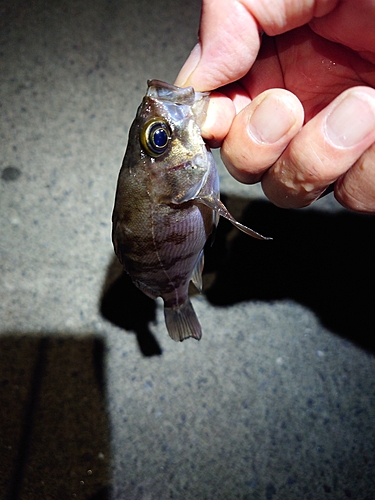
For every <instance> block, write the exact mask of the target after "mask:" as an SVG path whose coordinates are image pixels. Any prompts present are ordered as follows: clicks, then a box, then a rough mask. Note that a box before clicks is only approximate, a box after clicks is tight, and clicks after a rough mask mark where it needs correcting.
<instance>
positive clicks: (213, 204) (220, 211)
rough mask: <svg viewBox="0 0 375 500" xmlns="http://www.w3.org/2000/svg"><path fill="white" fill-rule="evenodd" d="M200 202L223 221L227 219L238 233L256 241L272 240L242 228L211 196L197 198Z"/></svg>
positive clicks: (222, 205)
mask: <svg viewBox="0 0 375 500" xmlns="http://www.w3.org/2000/svg"><path fill="white" fill-rule="evenodd" d="M197 199H198V200H199V201H200V202H202V203H203V204H204V205H207V206H208V207H210V208H211V209H212V210H215V212H216V213H217V214H219V215H221V216H222V217H224V218H225V219H228V220H229V221H230V222H231V223H232V224H233V225H234V226H236V228H237V229H239V230H240V231H242V232H244V233H246V234H248V235H249V236H252V237H253V238H257V239H258V240H272V238H269V237H266V236H262V235H261V234H259V233H257V232H256V231H253V230H252V229H250V228H249V227H247V226H244V225H243V224H241V223H240V222H238V221H236V219H235V218H234V217H233V215H231V214H230V213H229V211H228V209H227V207H226V206H225V205H224V204H223V203H222V202H221V201H220V200H219V199H218V198H214V197H213V196H212V195H211V196H202V197H199V198H197Z"/></svg>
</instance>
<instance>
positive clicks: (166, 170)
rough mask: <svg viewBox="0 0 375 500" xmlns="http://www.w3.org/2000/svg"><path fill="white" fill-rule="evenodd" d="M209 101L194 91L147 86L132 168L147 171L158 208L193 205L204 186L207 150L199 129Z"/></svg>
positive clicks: (134, 135)
mask: <svg viewBox="0 0 375 500" xmlns="http://www.w3.org/2000/svg"><path fill="white" fill-rule="evenodd" d="M208 96H209V94H208V93H206V92H204V93H203V92H194V89H193V88H192V87H187V88H180V87H176V86H174V85H170V84H167V83H164V82H161V81H159V80H150V81H149V82H148V90H147V93H146V95H145V96H144V98H143V101H142V103H141V105H140V107H139V109H138V112H137V116H136V118H135V121H134V123H133V125H132V129H131V132H130V136H131V137H130V140H129V144H130V143H132V145H131V146H130V150H129V156H130V157H131V162H130V163H129V166H130V168H142V169H144V170H146V171H147V175H148V177H149V179H150V182H149V186H150V187H149V193H150V196H152V197H153V199H154V201H155V202H157V203H165V204H175V203H178V204H180V203H184V202H186V201H189V200H192V199H194V198H195V197H196V196H197V194H198V193H199V191H200V190H201V188H202V186H203V185H204V183H205V181H206V178H207V175H208V171H209V162H208V158H207V155H208V149H207V147H206V145H205V143H204V141H203V139H202V136H201V131H200V126H201V125H202V123H203V121H204V119H205V116H206V110H207V106H208ZM127 155H128V152H127ZM135 157H138V162H137V161H134V160H135Z"/></svg>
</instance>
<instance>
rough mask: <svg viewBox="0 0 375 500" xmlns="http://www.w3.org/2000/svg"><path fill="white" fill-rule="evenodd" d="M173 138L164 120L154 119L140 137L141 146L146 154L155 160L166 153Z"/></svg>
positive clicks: (147, 124) (148, 123)
mask: <svg viewBox="0 0 375 500" xmlns="http://www.w3.org/2000/svg"><path fill="white" fill-rule="evenodd" d="M171 138H172V137H171V129H170V127H169V125H168V122H167V121H166V120H164V119H163V118H153V119H152V120H150V121H148V122H147V123H146V124H145V126H144V127H143V130H142V132H141V136H140V139H141V144H142V146H143V148H144V149H145V151H146V153H147V154H149V155H150V156H153V157H154V158H156V157H158V156H160V155H162V154H163V153H165V151H166V150H167V149H168V146H169V142H170V140H171Z"/></svg>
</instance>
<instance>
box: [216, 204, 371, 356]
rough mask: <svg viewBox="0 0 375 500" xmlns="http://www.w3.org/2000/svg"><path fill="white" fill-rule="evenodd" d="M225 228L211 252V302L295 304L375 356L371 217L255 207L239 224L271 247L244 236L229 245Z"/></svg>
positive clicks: (218, 303) (248, 208)
mask: <svg viewBox="0 0 375 500" xmlns="http://www.w3.org/2000/svg"><path fill="white" fill-rule="evenodd" d="M231 201H232V203H233V201H235V200H231ZM242 201H243V200H242ZM223 222H226V221H223V220H221V221H220V224H219V227H218V235H217V237H216V241H215V243H214V246H213V248H212V250H209V251H208V252H207V254H206V269H207V270H208V271H213V270H214V269H215V268H216V271H217V274H216V278H215V281H214V283H213V285H212V286H211V287H210V288H209V289H208V290H207V292H206V295H207V298H208V300H209V301H210V302H211V303H212V304H215V305H219V306H225V305H230V304H234V303H237V302H240V301H248V300H265V301H272V300H280V299H286V298H288V299H292V300H294V301H296V302H299V303H300V304H303V305H304V306H306V307H308V308H310V309H311V310H313V311H314V312H315V313H316V314H317V316H318V317H319V319H320V321H321V322H322V324H323V325H324V326H326V327H327V328H329V329H330V330H331V331H332V332H335V333H337V334H339V335H341V336H343V337H346V338H347V339H349V340H351V341H352V342H354V343H356V344H357V345H359V346H361V347H363V348H365V349H367V350H370V351H372V352H375V348H374V333H375V329H374V325H375V312H374V310H375V307H374V292H373V290H374V282H375V257H374V256H375V236H374V229H375V219H374V218H373V216H367V215H363V214H356V213H352V212H349V211H347V210H344V209H343V210H340V212H338V213H327V212H323V211H317V210H314V209H304V210H284V209H280V208H277V207H275V206H273V205H272V204H271V203H268V202H266V201H255V202H252V203H250V204H249V205H248V206H247V208H246V209H245V211H244V212H243V216H242V218H241V222H243V223H244V224H246V225H247V226H249V227H251V228H253V229H255V230H256V231H259V232H261V233H262V234H264V235H266V236H272V237H273V238H274V239H273V241H259V240H255V239H253V238H251V237H249V236H247V235H245V234H243V233H241V232H239V231H238V232H237V234H235V235H234V238H233V239H232V241H231V242H230V243H229V244H228V242H227V243H225V242H226V241H227V240H228V238H226V237H224V238H223V233H224V235H225V234H227V232H228V225H227V224H223ZM231 234H233V233H231ZM217 245H221V249H220V248H218V247H217ZM218 258H219V263H218V265H217V259H218Z"/></svg>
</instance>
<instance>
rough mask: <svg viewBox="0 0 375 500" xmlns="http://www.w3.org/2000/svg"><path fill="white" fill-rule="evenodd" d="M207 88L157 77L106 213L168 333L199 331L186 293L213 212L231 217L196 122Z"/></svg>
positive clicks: (125, 261) (118, 246) (120, 250)
mask: <svg viewBox="0 0 375 500" xmlns="http://www.w3.org/2000/svg"><path fill="white" fill-rule="evenodd" d="M208 99H209V94H208V93H200V92H194V89H193V88H192V87H188V88H180V87H176V86H174V85H170V84H167V83H164V82H161V81H159V80H151V81H149V82H148V90H147V93H146V95H145V97H144V98H143V101H142V103H141V105H140V106H139V108H138V111H137V115H136V118H135V120H134V122H133V124H132V126H131V128H130V131H129V140H128V146H127V149H126V152H125V157H124V160H123V164H122V167H121V170H120V174H119V178H118V184H117V192H116V199H115V206H114V209H113V216H112V224H113V225H112V239H113V245H114V249H115V253H116V255H117V256H118V258H119V260H120V262H121V263H122V265H123V266H124V268H125V270H126V272H127V273H128V274H129V275H130V277H131V279H132V281H133V282H134V284H135V285H136V286H137V287H138V288H140V289H141V290H142V291H143V292H144V293H145V294H146V295H148V296H149V297H152V298H156V297H162V299H163V301H164V316H165V321H166V326H167V329H168V332H169V335H170V336H171V338H172V339H174V340H177V341H182V340H184V339H186V338H189V337H194V338H196V339H198V340H199V339H200V338H201V336H202V330H201V326H200V324H199V320H198V318H197V316H196V314H195V312H194V309H193V307H192V304H191V302H190V299H189V296H188V287H189V282H190V281H192V282H193V283H194V284H195V286H196V287H197V288H198V289H199V290H201V288H202V270H203V261H204V256H203V247H204V245H205V243H206V241H207V239H208V238H209V236H210V234H211V233H212V232H213V231H214V229H215V227H216V225H217V223H218V220H219V216H220V215H222V216H224V217H226V218H227V219H229V220H230V221H231V222H232V223H233V224H234V225H236V226H237V227H238V228H239V229H240V230H242V231H244V232H246V233H247V234H250V235H251V236H254V237H256V238H260V239H266V238H264V237H263V236H261V235H259V234H258V233H255V232H254V231H252V230H251V229H249V228H247V227H246V226H243V225H242V224H240V223H239V222H237V221H236V220H235V219H234V218H233V217H232V216H231V215H230V213H229V212H228V210H227V209H226V208H225V206H224V205H223V204H222V203H221V201H220V199H219V177H218V172H217V168H216V165H215V161H214V158H213V156H212V153H211V151H210V150H209V148H208V147H207V145H206V144H205V143H204V141H203V139H202V137H201V132H200V126H201V124H202V123H203V121H204V119H205V114H206V109H207V106H208Z"/></svg>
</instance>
